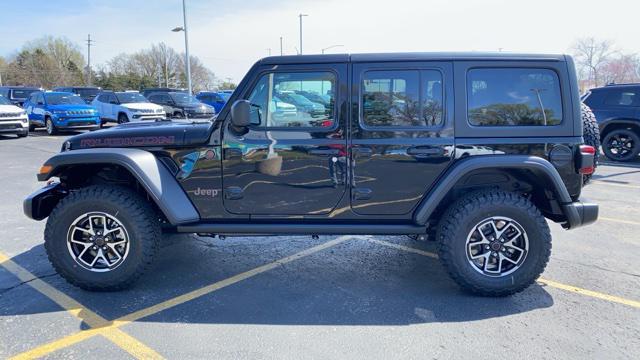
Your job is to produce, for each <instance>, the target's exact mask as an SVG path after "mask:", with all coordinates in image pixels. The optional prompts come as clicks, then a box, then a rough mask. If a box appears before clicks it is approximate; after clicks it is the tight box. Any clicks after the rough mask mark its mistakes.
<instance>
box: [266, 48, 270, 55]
mask: <svg viewBox="0 0 640 360" xmlns="http://www.w3.org/2000/svg"><path fill="white" fill-rule="evenodd" d="M265 50H267V52H268V53H269V56H271V48H266V49H265Z"/></svg>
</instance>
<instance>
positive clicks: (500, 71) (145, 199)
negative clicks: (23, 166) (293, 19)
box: [24, 53, 598, 296]
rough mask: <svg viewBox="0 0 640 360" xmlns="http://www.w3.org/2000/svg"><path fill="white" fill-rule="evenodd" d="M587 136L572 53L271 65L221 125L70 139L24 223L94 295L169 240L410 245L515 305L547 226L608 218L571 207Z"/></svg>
mask: <svg viewBox="0 0 640 360" xmlns="http://www.w3.org/2000/svg"><path fill="white" fill-rule="evenodd" d="M292 92H295V93H296V94H299V95H300V96H305V94H307V93H308V94H313V96H309V98H307V100H308V102H311V103H317V102H318V101H321V100H320V99H322V102H323V105H322V106H323V108H324V110H323V112H322V113H321V114H317V113H314V114H311V113H309V112H308V111H309V110H308V109H319V108H320V107H319V106H315V105H314V106H304V107H300V106H297V105H295V104H291V103H288V102H286V101H285V100H283V99H282V98H280V97H279V94H282V93H289V94H290V93H292ZM297 103H306V100H303V99H297ZM582 131H583V130H582V123H581V120H580V99H579V95H578V86H577V80H576V75H575V69H574V64H573V61H572V59H571V58H570V57H569V56H565V55H506V54H480V53H469V54H460V53H451V54H448V53H442V54H421V53H417V54H415V53H413V54H362V55H322V56H319V55H309V56H284V57H269V58H265V59H263V60H260V61H259V62H258V63H256V64H255V65H254V66H253V67H252V68H251V70H250V71H249V73H248V74H247V76H246V77H245V78H244V80H242V82H241V83H240V85H239V87H238V88H237V90H236V91H235V92H234V93H233V95H232V96H231V99H230V101H229V103H228V105H225V107H224V108H223V109H222V110H221V112H220V114H219V116H218V117H217V118H216V119H215V120H214V121H212V122H209V121H206V122H190V123H185V122H180V123H171V122H169V123H131V124H124V125H120V126H118V127H115V128H112V129H108V130H101V131H97V132H92V133H86V134H82V135H78V136H74V137H71V138H69V139H68V141H66V142H65V143H64V144H63V147H62V150H61V153H59V154H58V155H55V156H53V157H52V158H50V159H49V160H47V161H46V163H45V164H44V165H43V166H42V168H41V169H40V172H39V174H38V179H39V180H40V181H49V184H48V185H47V186H46V187H44V188H43V189H42V190H40V191H38V192H36V193H34V194H32V195H31V196H29V198H27V199H26V200H25V202H24V211H25V213H26V215H27V216H29V217H30V218H33V219H36V220H42V219H44V218H47V217H48V218H49V219H48V221H47V226H46V230H45V247H46V250H47V253H48V256H49V258H50V260H51V262H52V264H53V266H54V267H55V268H56V270H57V271H58V272H59V273H60V274H61V275H62V276H63V277H64V278H65V279H67V280H68V281H69V282H71V283H72V284H75V285H77V286H79V287H82V288H84V289H90V290H114V289H121V288H124V287H126V286H129V285H131V284H132V283H133V282H134V281H135V280H136V279H138V278H139V277H140V276H141V275H142V273H143V272H144V271H145V270H146V269H147V268H148V267H149V265H150V264H151V262H152V260H153V258H154V256H155V255H156V253H157V252H158V248H159V242H160V238H161V235H162V233H163V232H166V231H173V232H176V231H177V232H180V233H197V234H207V235H256V234H261V235H264V234H277V235H289V234H309V235H320V234H373V235H376V234H377V235H391V234H393V235H398V234H404V235H411V236H419V237H425V236H427V237H428V238H431V239H433V240H436V241H438V243H439V256H440V259H441V260H442V262H443V264H444V266H445V267H446V269H447V270H448V272H449V273H450V274H451V276H452V277H453V279H454V280H455V281H456V282H457V283H458V284H460V285H461V286H462V287H463V288H464V289H466V290H468V291H470V292H473V293H476V294H481V295H489V296H504V295H509V294H513V293H515V292H518V291H521V290H523V289H524V288H526V287H527V286H529V285H530V284H531V283H532V282H533V281H534V280H535V279H536V278H537V277H538V276H539V275H540V274H541V273H542V271H543V270H544V268H545V266H546V264H547V261H548V259H549V255H550V251H551V234H550V231H549V227H548V225H547V222H546V220H545V219H550V220H552V221H554V222H558V223H561V224H562V226H563V227H564V228H566V229H573V228H577V227H579V226H582V225H586V224H589V223H592V222H594V221H595V220H596V218H597V216H598V206H597V205H595V204H588V203H584V202H581V201H579V200H578V199H579V197H580V192H581V189H582V186H583V175H584V174H589V173H590V172H592V171H593V169H594V165H595V164H594V153H595V149H594V148H593V147H591V146H588V145H584V144H583V137H582ZM54 178H55V179H57V180H55V179H54Z"/></svg>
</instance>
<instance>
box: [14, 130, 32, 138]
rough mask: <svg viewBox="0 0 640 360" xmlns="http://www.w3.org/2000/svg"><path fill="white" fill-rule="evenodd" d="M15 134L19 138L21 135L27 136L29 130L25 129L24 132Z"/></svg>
mask: <svg viewBox="0 0 640 360" xmlns="http://www.w3.org/2000/svg"><path fill="white" fill-rule="evenodd" d="M16 135H18V137H19V138H23V137H27V136H29V132H28V131H25V132H21V133H17V134H16Z"/></svg>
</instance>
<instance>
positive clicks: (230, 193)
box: [224, 186, 244, 200]
mask: <svg viewBox="0 0 640 360" xmlns="http://www.w3.org/2000/svg"><path fill="white" fill-rule="evenodd" d="M243 196H244V194H243V191H242V188H239V187H237V186H229V187H227V188H226V189H224V198H225V199H227V200H240V199H242V198H243Z"/></svg>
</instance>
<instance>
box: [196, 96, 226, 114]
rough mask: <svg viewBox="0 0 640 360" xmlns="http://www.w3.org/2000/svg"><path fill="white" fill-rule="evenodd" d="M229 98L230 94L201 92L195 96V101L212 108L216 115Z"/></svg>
mask: <svg viewBox="0 0 640 360" xmlns="http://www.w3.org/2000/svg"><path fill="white" fill-rule="evenodd" d="M229 97H231V93H227V92H214V91H201V92H199V93H198V95H196V99H198V100H200V101H201V102H203V103H205V104H207V105H210V106H213V108H214V109H216V114H218V113H220V110H222V107H223V106H224V104H226V103H227V101H228V100H229Z"/></svg>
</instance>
